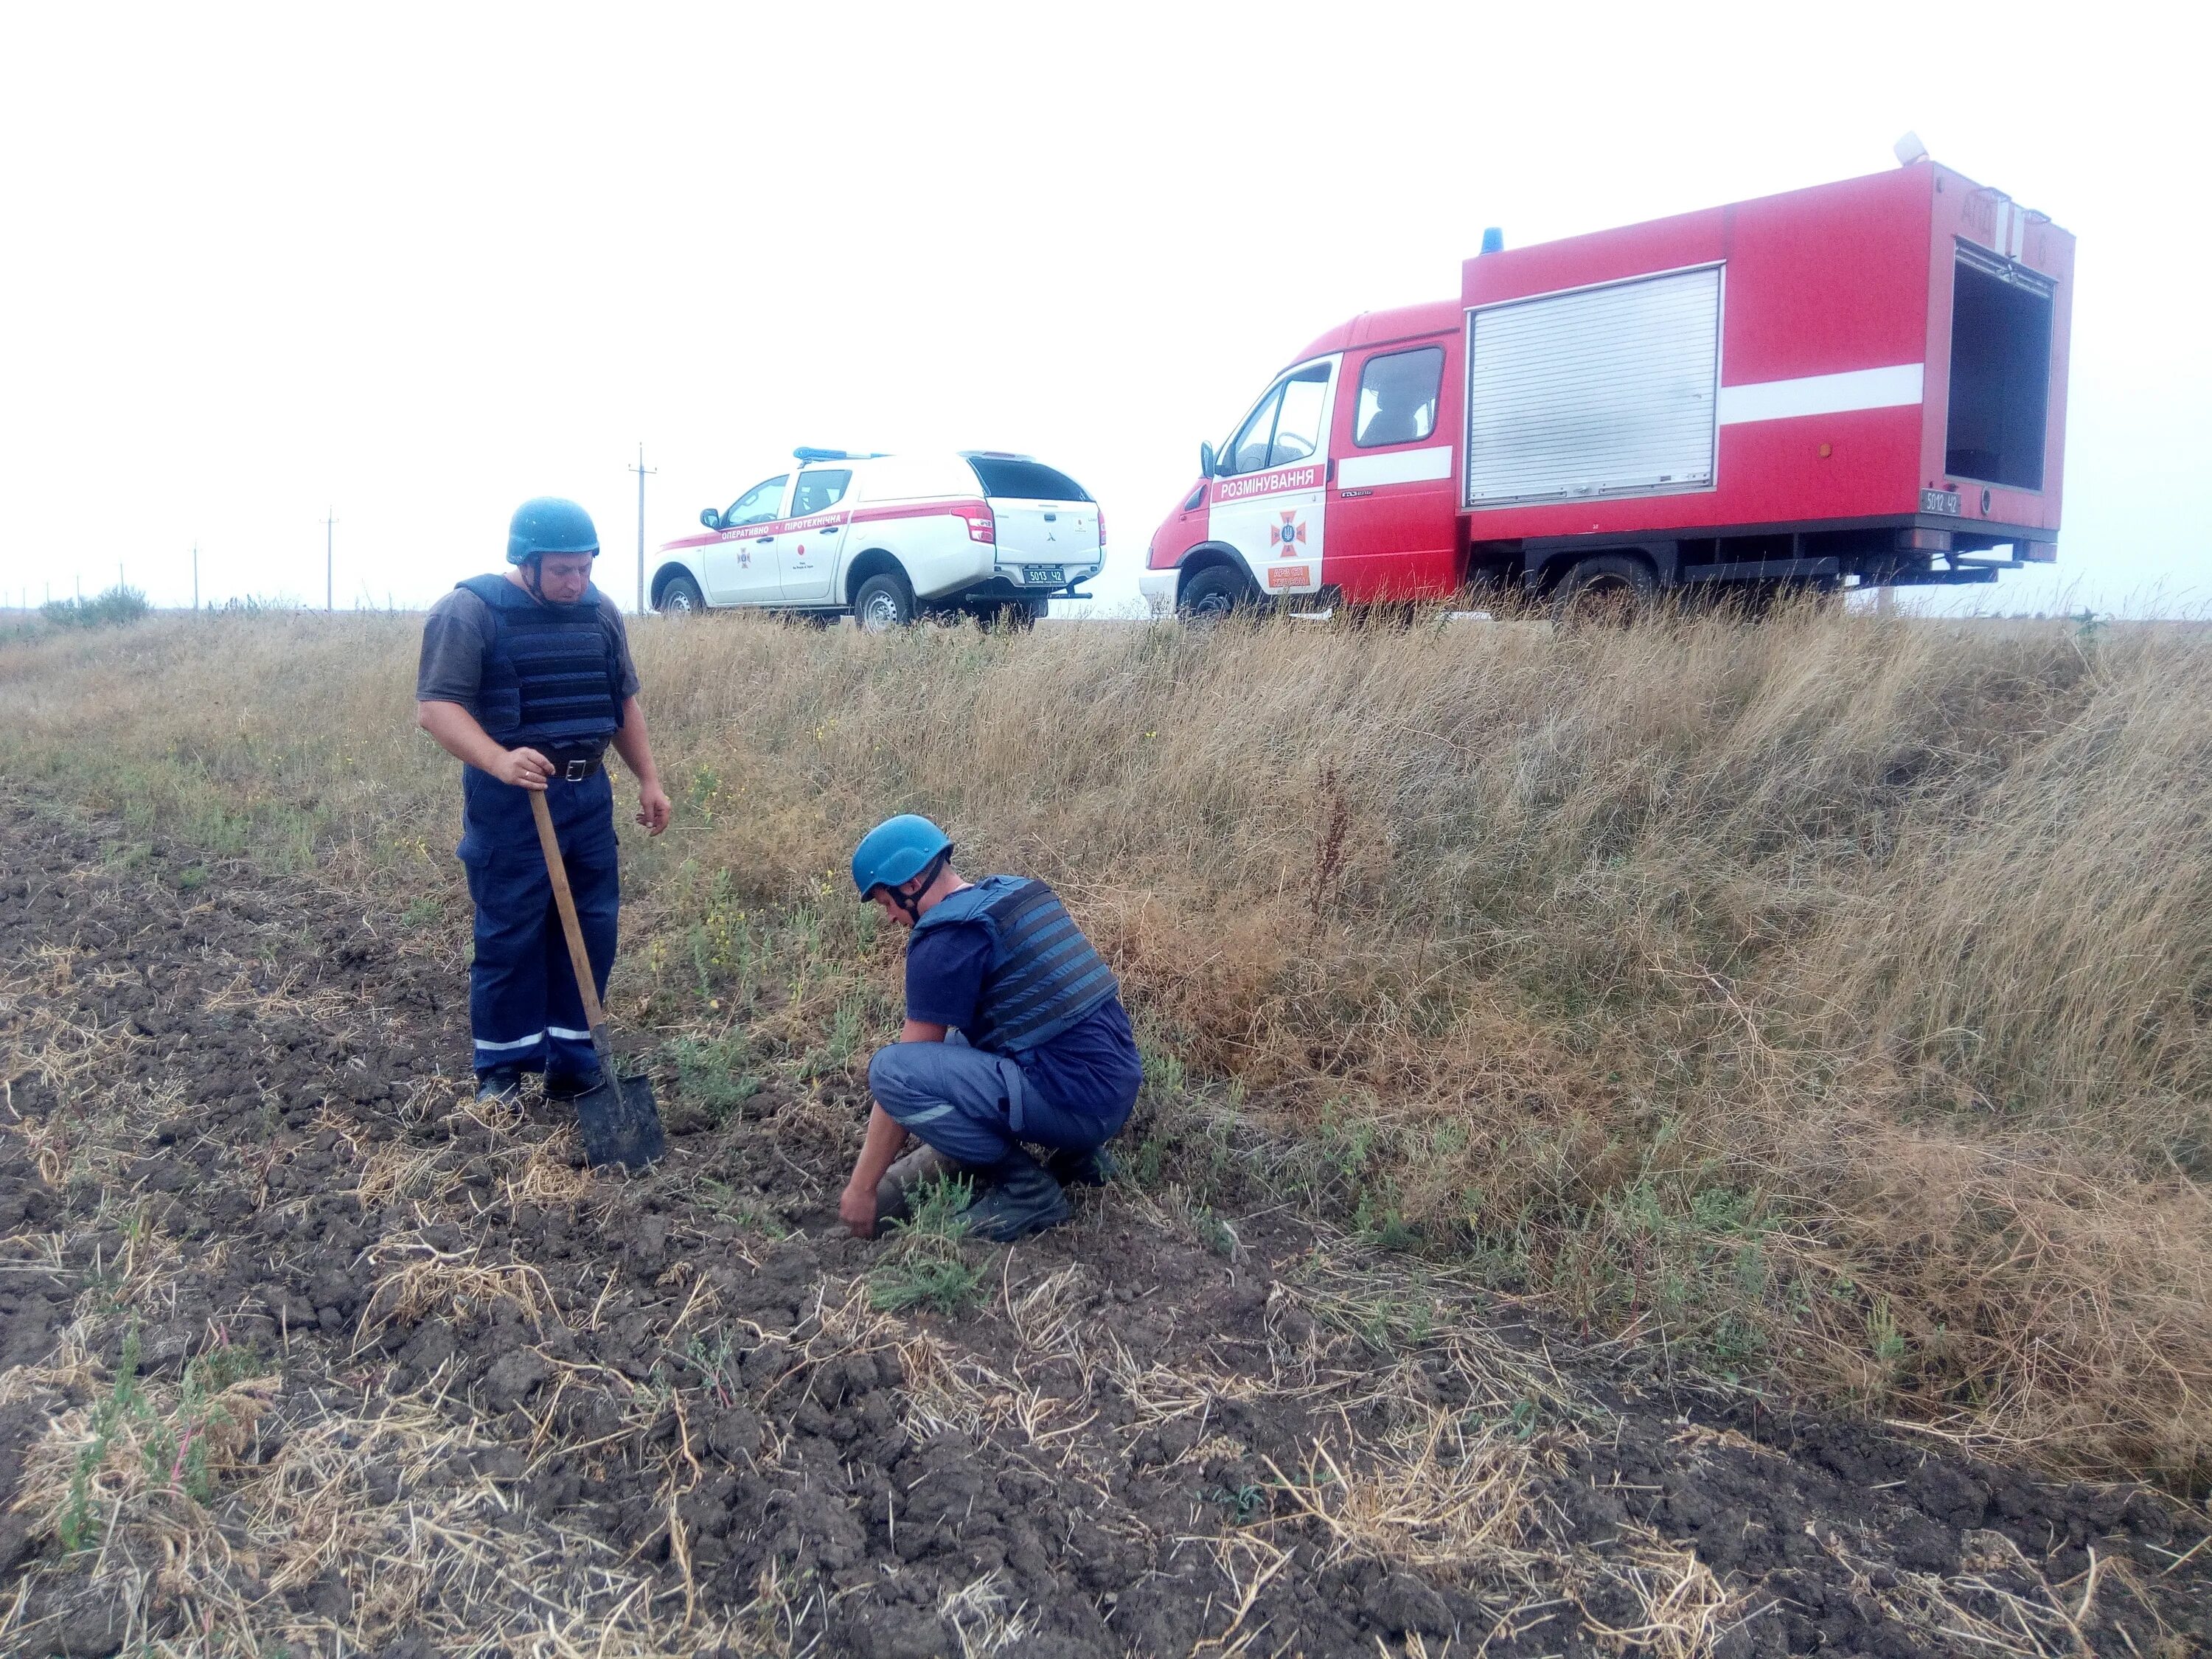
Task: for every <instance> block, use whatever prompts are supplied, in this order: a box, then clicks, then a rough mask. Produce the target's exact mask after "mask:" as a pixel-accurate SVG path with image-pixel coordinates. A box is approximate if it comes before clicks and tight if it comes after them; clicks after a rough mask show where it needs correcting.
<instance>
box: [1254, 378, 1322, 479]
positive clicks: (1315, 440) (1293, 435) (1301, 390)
mask: <svg viewBox="0 0 2212 1659" xmlns="http://www.w3.org/2000/svg"><path fill="white" fill-rule="evenodd" d="M1327 403H1328V364H1327V363H1316V365H1314V367H1313V368H1302V369H1300V370H1299V371H1298V372H1297V374H1293V375H1291V378H1290V379H1289V380H1285V381H1284V382H1283V412H1282V413H1281V414H1280V415H1279V416H1276V418H1275V441H1274V442H1273V444H1271V445H1270V446H1269V447H1268V450H1267V465H1269V466H1288V465H1290V464H1291V462H1292V461H1303V460H1304V459H1306V458H1307V457H1308V456H1310V455H1312V454H1314V453H1316V451H1318V450H1319V449H1320V448H1321V417H1322V405H1324V404H1327Z"/></svg>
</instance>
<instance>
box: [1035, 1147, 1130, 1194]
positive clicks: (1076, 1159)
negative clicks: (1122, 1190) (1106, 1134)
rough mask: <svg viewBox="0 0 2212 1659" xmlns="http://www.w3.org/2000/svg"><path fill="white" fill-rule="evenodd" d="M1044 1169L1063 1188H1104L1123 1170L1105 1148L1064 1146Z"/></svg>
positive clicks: (1046, 1162) (1055, 1153)
mask: <svg viewBox="0 0 2212 1659" xmlns="http://www.w3.org/2000/svg"><path fill="white" fill-rule="evenodd" d="M1044 1167H1045V1169H1046V1170H1048V1171H1049V1172H1050V1174H1051V1176H1052V1178H1053V1179H1054V1181H1057V1182H1060V1185H1061V1186H1063V1187H1103V1186H1104V1185H1105V1184H1106V1183H1107V1182H1109V1181H1111V1180H1112V1179H1113V1178H1114V1177H1115V1175H1116V1174H1118V1173H1119V1172H1120V1170H1121V1166H1120V1165H1119V1164H1115V1162H1114V1158H1113V1155H1112V1154H1111V1153H1109V1152H1107V1150H1106V1149H1105V1148H1104V1147H1103V1146H1082V1147H1076V1146H1063V1147H1061V1148H1060V1150H1059V1151H1058V1152H1054V1154H1053V1155H1052V1156H1051V1157H1050V1158H1047V1159H1045V1161H1044Z"/></svg>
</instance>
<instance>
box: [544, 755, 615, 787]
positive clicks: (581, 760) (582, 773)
mask: <svg viewBox="0 0 2212 1659" xmlns="http://www.w3.org/2000/svg"><path fill="white" fill-rule="evenodd" d="M545 758H546V759H548V760H550V761H551V762H552V763H553V775H554V776H555V777H556V778H557V779H559V780H560V781H562V782H563V783H581V782H583V781H584V780H585V779H586V778H589V777H592V776H594V775H597V774H599V773H601V772H604V771H605V770H606V769H607V763H606V757H605V755H604V754H598V755H548V756H547V757H545Z"/></svg>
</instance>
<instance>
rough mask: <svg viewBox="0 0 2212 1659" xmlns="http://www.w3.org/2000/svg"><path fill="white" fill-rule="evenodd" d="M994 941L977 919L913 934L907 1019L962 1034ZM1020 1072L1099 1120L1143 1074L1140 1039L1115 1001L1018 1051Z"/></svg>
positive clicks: (1065, 1106)
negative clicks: (1139, 1047)
mask: <svg viewBox="0 0 2212 1659" xmlns="http://www.w3.org/2000/svg"><path fill="white" fill-rule="evenodd" d="M990 965H991V936H990V934H989V933H987V931H986V930H985V928H984V927H983V925H982V924H981V922H973V921H962V922H955V923H953V924H952V925H951V926H950V927H933V928H931V929H929V931H928V932H927V933H917V934H916V935H915V937H914V939H913V940H912V941H911V942H910V943H909V944H908V945H907V948H906V1017H907V1018H908V1019H916V1020H921V1021H924V1022H925V1023H927V1024H932V1025H950V1026H953V1027H955V1028H956V1029H957V1030H959V1031H960V1032H961V1033H962V1034H963V1036H964V1035H965V1034H966V1032H967V1030H968V1028H969V1025H970V1024H973V1022H974V1020H975V1003H976V999H977V998H978V996H979V995H980V994H981V991H982V988H983V970H984V969H986V968H987V967H989V966H990ZM1018 1061H1019V1064H1020V1066H1021V1068H1022V1075H1023V1076H1024V1078H1026V1079H1028V1080H1029V1082H1030V1086H1032V1087H1033V1088H1036V1089H1038V1090H1041V1091H1042V1092H1043V1094H1044V1096H1045V1097H1046V1098H1047V1099H1048V1100H1049V1101H1050V1102H1051V1103H1053V1104H1054V1105H1055V1106H1057V1107H1059V1108H1060V1110H1062V1111H1064V1112H1074V1113H1078V1114H1080V1115H1085V1116H1092V1117H1096V1116H1101V1115H1105V1114H1107V1113H1109V1112H1114V1111H1119V1110H1120V1109H1121V1107H1122V1106H1123V1105H1124V1104H1125V1103H1127V1102H1128V1101H1129V1100H1131V1099H1132V1098H1133V1097H1135V1095H1136V1092H1137V1085H1138V1083H1139V1080H1140V1079H1142V1077H1143V1075H1144V1068H1143V1065H1142V1062H1141V1061H1140V1060H1139V1059H1138V1057H1137V1034H1136V1033H1135V1032H1134V1031H1133V1030H1130V1029H1129V1016H1128V1013H1127V1011H1126V1010H1125V1009H1124V1008H1123V1007H1122V1006H1121V998H1120V997H1119V996H1115V997H1111V998H1109V999H1108V1000H1107V1001H1106V1002H1105V1003H1104V1004H1103V1006H1100V1007H1099V1008H1097V1010H1095V1011H1094V1012H1091V1013H1090V1014H1087V1015H1085V1017H1084V1018H1082V1019H1080V1020H1078V1021H1077V1022H1076V1023H1075V1024H1073V1025H1071V1026H1069V1027H1068V1028H1067V1030H1065V1031H1062V1032H1061V1033H1060V1035H1059V1036H1056V1037H1053V1038H1050V1039H1049V1040H1048V1041H1046V1042H1040V1043H1039V1044H1037V1046H1036V1048H1027V1049H1024V1050H1023V1052H1022V1053H1021V1054H1020V1055H1019V1056H1018Z"/></svg>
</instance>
